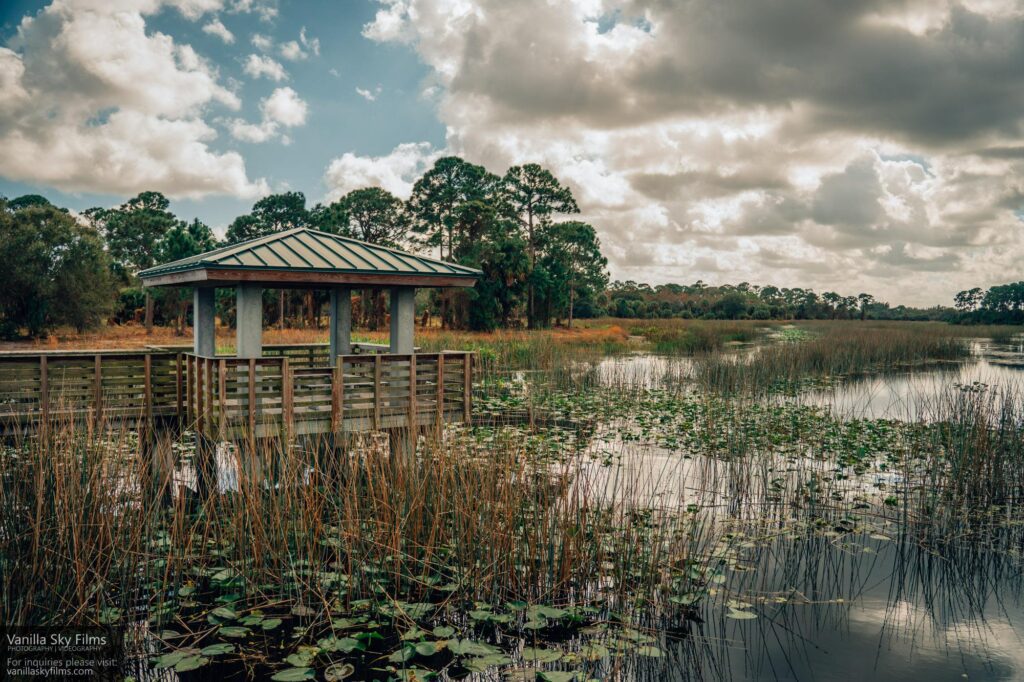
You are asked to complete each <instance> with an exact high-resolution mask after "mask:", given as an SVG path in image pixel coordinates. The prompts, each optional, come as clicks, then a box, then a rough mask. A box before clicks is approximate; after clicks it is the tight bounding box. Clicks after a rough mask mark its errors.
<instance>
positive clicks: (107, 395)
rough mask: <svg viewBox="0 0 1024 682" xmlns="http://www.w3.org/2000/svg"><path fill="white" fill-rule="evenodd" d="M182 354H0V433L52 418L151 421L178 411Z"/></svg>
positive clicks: (32, 426) (179, 408) (180, 410)
mask: <svg viewBox="0 0 1024 682" xmlns="http://www.w3.org/2000/svg"><path fill="white" fill-rule="evenodd" d="M183 359H184V358H183V355H182V354H180V353H169V352H157V351H64V352H42V353H29V352H12V353H4V354H2V355H0V433H6V434H10V433H15V432H19V431H26V430H29V429H33V428H37V427H38V426H41V425H46V424H49V423H51V422H53V421H57V420H75V421H80V422H88V423H91V424H92V425H95V426H98V425H99V424H101V423H115V422H131V423H133V424H137V423H138V422H139V421H141V420H145V421H147V422H152V421H153V419H154V418H156V417H176V416H178V415H180V414H182V409H183V400H184V395H183V392H182V391H183V388H184V384H183V382H182V375H181V369H182V368H183Z"/></svg>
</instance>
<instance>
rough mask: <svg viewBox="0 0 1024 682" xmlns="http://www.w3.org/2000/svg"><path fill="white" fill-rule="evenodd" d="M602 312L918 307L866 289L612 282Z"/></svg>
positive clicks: (776, 316) (801, 313)
mask: <svg viewBox="0 0 1024 682" xmlns="http://www.w3.org/2000/svg"><path fill="white" fill-rule="evenodd" d="M600 303H601V305H602V307H603V308H604V310H605V311H606V314H608V315H611V316H614V317H625V318H648V319H649V318H673V317H674V318H684V319H689V318H697V319H720V320H742V319H753V320H812V319H832V320H837V319H843V320H846V319H861V320H863V319H867V318H872V319H912V317H913V316H914V315H915V314H921V313H922V311H915V310H914V309H910V308H906V307H905V306H897V307H895V308H892V307H890V306H889V304H888V303H884V302H879V301H876V300H875V297H874V296H873V295H871V294H868V293H859V294H856V295H843V294H839V293H836V292H834V291H826V292H824V293H822V294H818V293H816V292H815V291H814V290H813V289H804V288H800V287H793V288H786V287H777V286H774V285H771V284H768V285H757V284H750V283H749V282H740V283H739V284H723V285H720V286H710V285H708V284H705V283H704V282H703V281H701V280H698V281H696V282H694V283H693V284H659V285H657V286H653V287H652V286H651V285H649V284H644V283H637V282H633V281H626V282H619V281H616V282H612V283H611V285H610V286H609V287H608V289H607V291H606V292H605V294H604V297H603V299H602V300H601V301H600Z"/></svg>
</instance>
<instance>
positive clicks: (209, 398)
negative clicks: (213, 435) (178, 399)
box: [203, 358, 214, 429]
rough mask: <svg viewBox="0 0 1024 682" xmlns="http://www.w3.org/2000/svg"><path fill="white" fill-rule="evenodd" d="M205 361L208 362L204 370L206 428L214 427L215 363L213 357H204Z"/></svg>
mask: <svg viewBox="0 0 1024 682" xmlns="http://www.w3.org/2000/svg"><path fill="white" fill-rule="evenodd" d="M203 362H204V363H205V364H206V369H204V370H203V375H204V377H205V379H206V400H204V401H203V406H204V407H205V408H206V428H208V429H213V363H214V360H213V359H212V358H203Z"/></svg>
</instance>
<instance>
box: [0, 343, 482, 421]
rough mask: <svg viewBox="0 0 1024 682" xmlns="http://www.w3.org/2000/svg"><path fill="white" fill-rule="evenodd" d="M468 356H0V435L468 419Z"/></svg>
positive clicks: (310, 352) (300, 352)
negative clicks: (66, 427) (72, 427)
mask: <svg viewBox="0 0 1024 682" xmlns="http://www.w3.org/2000/svg"><path fill="white" fill-rule="evenodd" d="M472 373H473V354H472V353H466V352H442V353H401V354H399V353H360V354H351V355H339V356H337V358H336V361H335V362H333V363H331V362H330V353H329V350H328V346H327V345H326V344H310V345H288V346H267V347H265V348H264V355H263V357H259V358H236V357H203V356H200V355H196V354H194V353H190V352H184V351H180V350H173V349H172V350H167V349H147V350H136V351H53V352H49V351H47V352H29V351H16V352H9V353H2V354H0V434H3V435H4V436H8V437H9V436H14V435H18V434H30V433H33V432H37V431H40V430H42V429H46V428H49V427H50V426H52V425H53V424H55V423H63V422H74V423H77V424H83V425H88V426H89V427H90V428H93V429H100V428H114V427H118V428H125V427H128V428H141V427H153V428H173V429H175V430H179V431H180V430H193V431H195V432H196V433H198V434H200V435H203V436H206V437H208V438H212V439H217V440H237V439H241V438H245V437H269V436H285V437H290V436H301V435H310V434H327V433H337V434H341V433H354V432H360V431H370V430H377V429H389V428H401V427H411V428H415V427H421V426H430V425H436V424H442V423H446V422H453V421H467V422H468V421H469V420H470V415H471V409H472V405H471V400H472Z"/></svg>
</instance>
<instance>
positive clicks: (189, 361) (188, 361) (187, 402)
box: [185, 355, 195, 424]
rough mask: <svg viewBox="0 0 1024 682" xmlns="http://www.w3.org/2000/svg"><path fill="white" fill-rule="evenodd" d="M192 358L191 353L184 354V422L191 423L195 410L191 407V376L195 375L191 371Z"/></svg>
mask: <svg viewBox="0 0 1024 682" xmlns="http://www.w3.org/2000/svg"><path fill="white" fill-rule="evenodd" d="M192 358H193V356H191V355H186V356H185V423H186V424H192V420H193V419H194V418H195V411H194V410H193V409H192V407H193V406H192V396H193V395H194V393H193V391H192V378H193V377H194V376H195V372H193V371H192Z"/></svg>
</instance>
